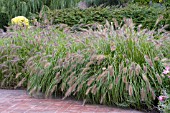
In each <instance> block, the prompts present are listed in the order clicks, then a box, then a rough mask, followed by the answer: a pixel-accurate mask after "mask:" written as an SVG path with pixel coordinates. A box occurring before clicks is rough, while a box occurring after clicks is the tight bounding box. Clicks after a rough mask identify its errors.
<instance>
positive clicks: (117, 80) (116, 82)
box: [115, 76, 120, 85]
mask: <svg viewBox="0 0 170 113" xmlns="http://www.w3.org/2000/svg"><path fill="white" fill-rule="evenodd" d="M119 79H120V76H117V77H116V79H115V84H116V85H117V84H118V82H119Z"/></svg>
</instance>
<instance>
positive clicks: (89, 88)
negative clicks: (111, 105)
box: [86, 87, 92, 95]
mask: <svg viewBox="0 0 170 113" xmlns="http://www.w3.org/2000/svg"><path fill="white" fill-rule="evenodd" d="M91 89H92V87H88V89H87V90H86V95H88V94H89V92H90V90H91Z"/></svg>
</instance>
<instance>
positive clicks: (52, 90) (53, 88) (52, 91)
mask: <svg viewBox="0 0 170 113" xmlns="http://www.w3.org/2000/svg"><path fill="white" fill-rule="evenodd" d="M56 88H57V85H54V86H53V87H52V89H51V90H50V94H49V95H50V96H51V95H52V94H53V93H54V91H55V90H56Z"/></svg>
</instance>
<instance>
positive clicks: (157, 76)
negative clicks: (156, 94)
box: [156, 74, 162, 84]
mask: <svg viewBox="0 0 170 113" xmlns="http://www.w3.org/2000/svg"><path fill="white" fill-rule="evenodd" d="M156 78H157V80H158V83H159V84H162V78H161V77H160V76H159V74H156Z"/></svg>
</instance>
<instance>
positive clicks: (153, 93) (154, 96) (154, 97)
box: [150, 87, 156, 100]
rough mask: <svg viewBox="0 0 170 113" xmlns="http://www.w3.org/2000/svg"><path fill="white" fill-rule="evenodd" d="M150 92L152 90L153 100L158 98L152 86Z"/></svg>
mask: <svg viewBox="0 0 170 113" xmlns="http://www.w3.org/2000/svg"><path fill="white" fill-rule="evenodd" d="M150 92H151V94H152V98H153V100H155V99H156V95H155V92H154V90H153V89H152V88H151V87H150Z"/></svg>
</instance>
